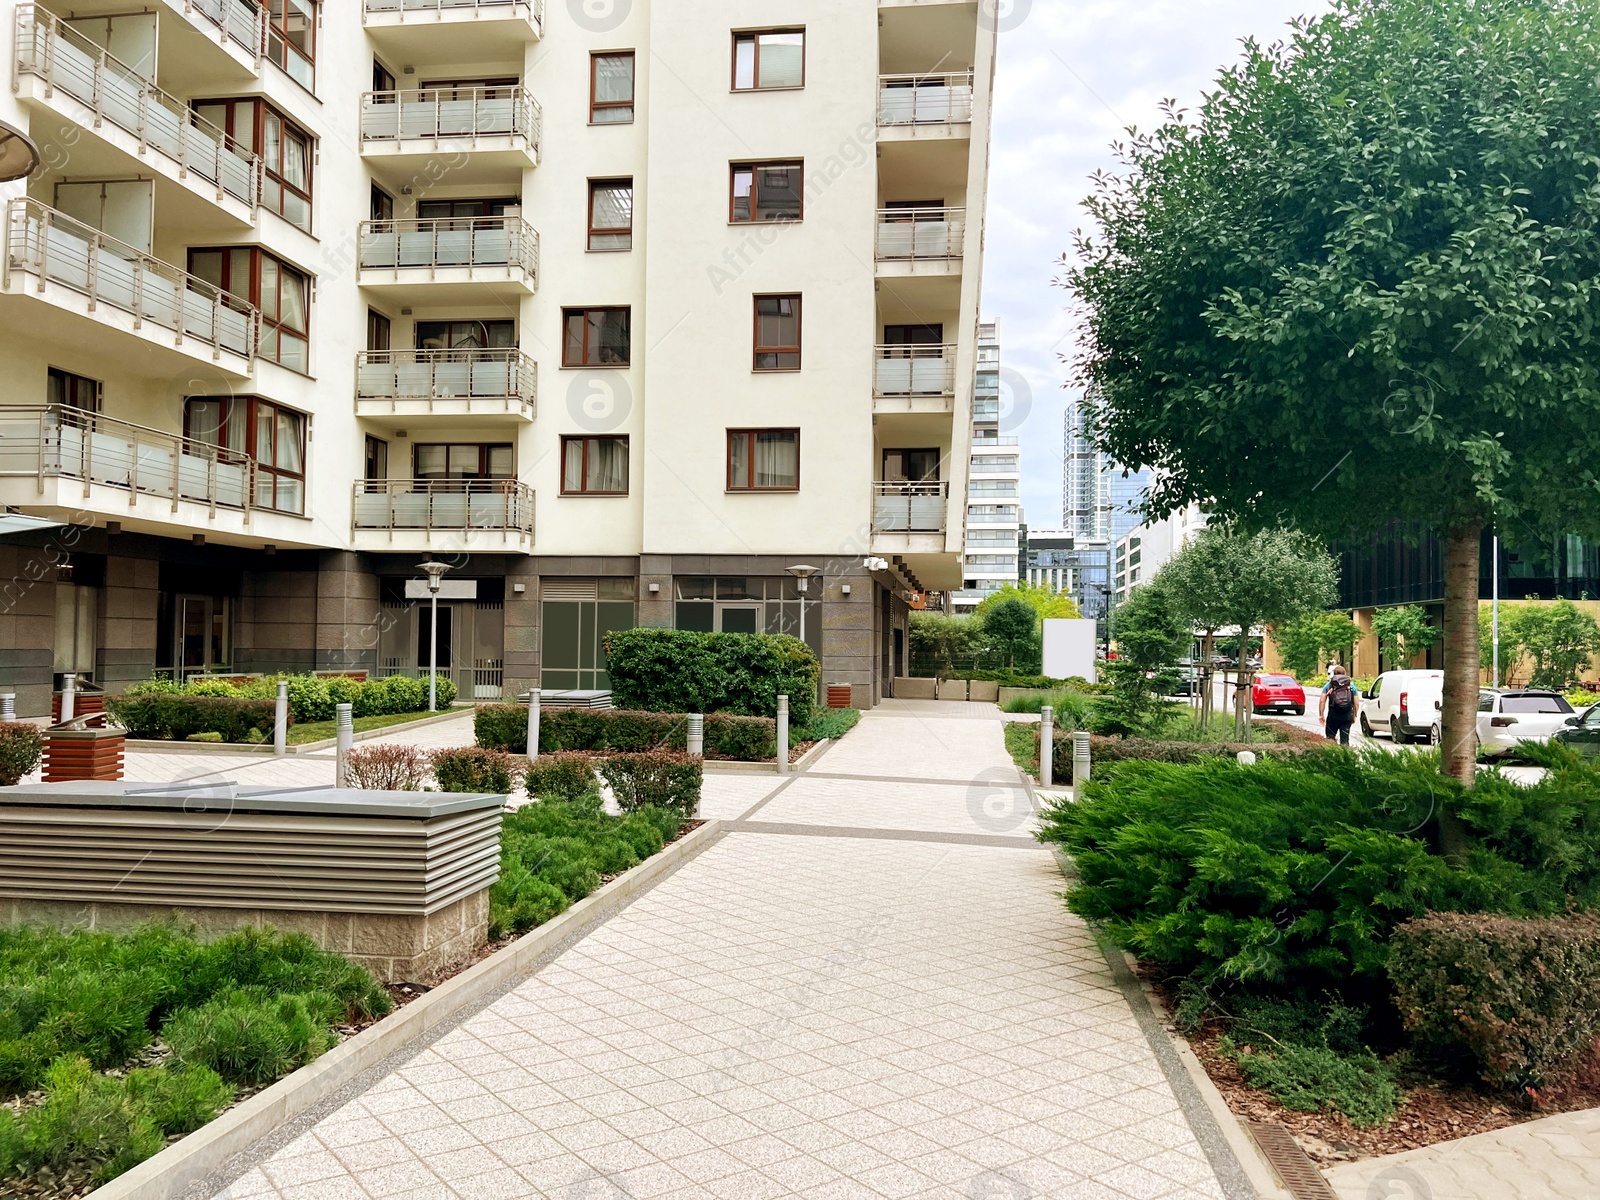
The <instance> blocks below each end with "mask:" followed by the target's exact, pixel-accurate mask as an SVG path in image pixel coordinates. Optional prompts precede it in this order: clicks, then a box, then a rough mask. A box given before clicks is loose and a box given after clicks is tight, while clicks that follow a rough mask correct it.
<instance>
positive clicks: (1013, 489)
mask: <svg viewBox="0 0 1600 1200" xmlns="http://www.w3.org/2000/svg"><path fill="white" fill-rule="evenodd" d="M1016 494H1017V481H1016V480H1014V479H1007V480H1004V481H1002V480H987V479H986V480H976V481H973V482H971V483H968V484H967V495H968V496H969V497H970V498H972V499H974V500H976V499H978V498H980V497H983V496H998V497H1001V498H1004V499H1015V497H1016Z"/></svg>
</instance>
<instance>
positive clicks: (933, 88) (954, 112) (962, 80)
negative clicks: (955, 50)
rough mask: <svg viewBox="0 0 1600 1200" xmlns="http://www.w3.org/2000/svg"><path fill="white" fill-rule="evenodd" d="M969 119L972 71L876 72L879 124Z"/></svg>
mask: <svg viewBox="0 0 1600 1200" xmlns="http://www.w3.org/2000/svg"><path fill="white" fill-rule="evenodd" d="M971 120H972V72H971V71H956V72H952V73H950V74H930V75H880V76H878V124H879V125H963V124H967V123H968V122H970V121H971Z"/></svg>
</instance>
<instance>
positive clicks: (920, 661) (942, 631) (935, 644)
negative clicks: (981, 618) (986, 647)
mask: <svg viewBox="0 0 1600 1200" xmlns="http://www.w3.org/2000/svg"><path fill="white" fill-rule="evenodd" d="M982 639H983V625H982V624H981V623H980V622H978V621H975V620H973V619H972V618H971V617H950V616H946V615H945V614H944V613H936V612H913V613H912V614H911V622H910V630H909V633H908V637H907V639H906V640H907V644H908V648H909V649H910V651H911V662H912V665H913V668H914V669H918V668H923V669H925V668H926V667H928V666H930V665H931V666H932V668H933V672H934V674H936V675H947V674H954V673H955V672H956V670H957V669H958V668H957V666H956V663H957V661H960V663H961V664H962V665H961V667H960V668H959V669H960V670H966V669H967V668H968V667H969V666H970V665H971V660H972V658H973V656H974V655H975V654H976V653H977V652H978V647H979V645H980V643H981V642H982Z"/></svg>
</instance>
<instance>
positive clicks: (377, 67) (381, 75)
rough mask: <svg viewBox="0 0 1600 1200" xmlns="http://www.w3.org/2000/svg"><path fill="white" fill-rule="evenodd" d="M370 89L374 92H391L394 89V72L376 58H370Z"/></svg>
mask: <svg viewBox="0 0 1600 1200" xmlns="http://www.w3.org/2000/svg"><path fill="white" fill-rule="evenodd" d="M372 90H373V91H375V92H392V91H394V90H395V83H394V72H393V71H391V70H389V68H388V67H386V66H384V65H383V64H382V63H381V62H379V61H378V60H377V59H373V60H372Z"/></svg>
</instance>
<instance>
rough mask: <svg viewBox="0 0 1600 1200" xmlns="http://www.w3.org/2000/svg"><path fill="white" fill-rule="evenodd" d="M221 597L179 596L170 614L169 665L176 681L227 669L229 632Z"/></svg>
mask: <svg viewBox="0 0 1600 1200" xmlns="http://www.w3.org/2000/svg"><path fill="white" fill-rule="evenodd" d="M228 615H229V614H228V601H227V597H225V596H199V595H194V594H180V595H179V596H178V597H177V604H176V606H175V608H174V612H173V624H174V628H173V638H172V645H173V657H174V658H175V659H176V660H177V661H175V662H174V663H173V664H172V665H173V668H174V670H175V672H176V673H177V676H178V678H180V679H187V678H188V677H189V676H190V675H207V674H211V673H213V672H216V671H226V670H228V669H229V666H230V663H229V658H230V657H231V650H232V647H231V645H230V642H231V638H230V631H229V629H228Z"/></svg>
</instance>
